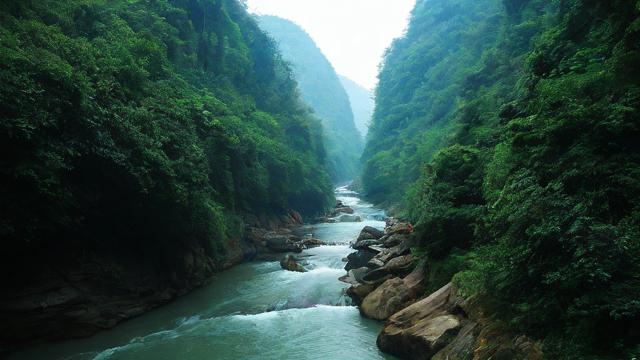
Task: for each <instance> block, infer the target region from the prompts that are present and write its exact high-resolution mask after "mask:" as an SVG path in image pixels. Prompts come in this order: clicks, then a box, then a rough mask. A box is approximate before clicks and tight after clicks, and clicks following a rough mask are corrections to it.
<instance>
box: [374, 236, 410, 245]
mask: <svg viewBox="0 0 640 360" xmlns="http://www.w3.org/2000/svg"><path fill="white" fill-rule="evenodd" d="M408 239H409V237H408V236H407V235H406V234H393V235H385V236H384V237H383V238H382V239H380V241H382V244H384V246H385V247H388V248H392V247H394V246H397V245H400V244H401V243H402V242H405V241H408Z"/></svg>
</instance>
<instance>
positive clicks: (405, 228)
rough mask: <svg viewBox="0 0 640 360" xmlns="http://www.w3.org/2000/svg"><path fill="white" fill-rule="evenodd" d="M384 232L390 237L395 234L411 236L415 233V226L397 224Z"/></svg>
mask: <svg viewBox="0 0 640 360" xmlns="http://www.w3.org/2000/svg"><path fill="white" fill-rule="evenodd" d="M384 232H385V233H386V234H387V235H389V236H391V235H393V234H411V233H412V232H413V225H411V224H410V223H407V222H397V223H394V224H393V225H391V226H388V227H387V228H386V229H384Z"/></svg>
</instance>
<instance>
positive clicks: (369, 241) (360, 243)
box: [352, 239, 381, 250]
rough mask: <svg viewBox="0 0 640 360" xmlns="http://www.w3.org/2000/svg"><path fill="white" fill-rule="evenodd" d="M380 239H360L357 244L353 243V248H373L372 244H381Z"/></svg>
mask: <svg viewBox="0 0 640 360" xmlns="http://www.w3.org/2000/svg"><path fill="white" fill-rule="evenodd" d="M380 244H381V243H380V240H376V239H366V240H358V241H357V242H356V243H355V244H353V246H352V247H353V248H354V249H356V250H363V249H371V247H372V246H377V245H380Z"/></svg>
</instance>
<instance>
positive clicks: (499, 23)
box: [362, 0, 640, 359]
mask: <svg viewBox="0 0 640 360" xmlns="http://www.w3.org/2000/svg"><path fill="white" fill-rule="evenodd" d="M639 47H640V3H638V2H636V1H626V0H616V1H608V2H600V1H591V0H561V1H555V2H548V1H541V0H501V1H499V0H480V1H478V0H473V1H471V0H454V1H451V0H447V1H444V0H430V1H426V0H424V1H418V3H417V5H416V8H415V9H414V11H413V14H412V18H411V24H410V26H409V29H408V31H407V33H406V35H405V36H404V37H403V38H401V39H399V40H397V41H395V42H394V44H393V46H392V47H391V48H390V50H389V51H388V53H387V55H386V57H385V61H384V66H383V69H382V72H381V74H380V83H379V86H378V88H377V91H376V93H377V98H376V110H375V114H374V119H373V123H372V126H371V129H370V137H369V139H368V143H367V145H366V150H365V155H364V158H365V161H366V164H365V165H364V167H365V168H364V172H363V178H362V181H363V185H364V187H365V190H366V191H367V193H368V194H369V196H370V198H372V199H373V200H376V201H380V202H388V203H400V202H401V203H403V204H404V205H405V208H406V209H407V213H406V216H407V217H408V218H410V219H411V220H412V221H414V222H416V223H417V224H418V226H417V227H416V228H417V233H418V238H419V241H420V245H419V249H417V251H420V252H423V253H424V254H425V256H426V257H427V258H428V259H429V262H430V264H431V271H439V272H441V274H440V275H439V276H435V278H439V279H441V281H443V282H447V281H448V280H449V278H450V275H453V274H455V273H458V274H457V275H456V276H455V280H456V282H457V283H458V284H459V285H460V286H461V288H462V289H463V291H466V292H467V294H477V293H482V294H485V295H487V296H488V297H489V298H491V299H492V301H494V302H495V303H496V304H498V305H499V306H498V307H497V308H498V309H500V313H499V314H498V316H500V317H502V318H503V319H508V320H509V321H510V323H511V325H512V326H513V328H514V329H518V330H519V331H523V332H526V333H528V334H530V335H532V336H535V337H537V338H538V339H540V340H542V341H543V343H544V347H545V354H546V356H548V357H549V358H576V359H578V358H580V359H584V358H612V359H614V358H615V359H619V358H627V357H628V358H631V357H633V356H634V354H635V355H636V356H637V353H638V351H640V349H638V348H637V344H638V343H639V340H640V330H638V326H637V321H638V319H639V318H640V303H639V302H638V300H637V299H638V298H639V297H640V282H639V280H638V279H640V268H639V267H638V264H637V259H638V257H639V256H640V240H639V239H640V212H639V211H640V171H638V169H640V151H639V150H640V148H639V147H638V144H639V143H638V141H637V139H639V138H640V127H639V125H638V124H640V119H639V118H638V114H639V110H640V109H639V108H640V68H638V64H640V48H639ZM407 188H409V190H408V191H406V192H405V189H407ZM444 273H446V274H444ZM439 285H443V283H442V284H439ZM434 287H435V288H437V285H434Z"/></svg>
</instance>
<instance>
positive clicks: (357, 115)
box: [340, 75, 375, 139]
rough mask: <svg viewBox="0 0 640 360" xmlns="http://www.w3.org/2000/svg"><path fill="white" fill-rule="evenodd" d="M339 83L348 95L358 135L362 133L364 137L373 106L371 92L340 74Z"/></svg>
mask: <svg viewBox="0 0 640 360" xmlns="http://www.w3.org/2000/svg"><path fill="white" fill-rule="evenodd" d="M340 83H342V87H344V89H345V90H346V91H347V94H348V95H349V101H350V102H351V110H352V111H353V118H354V121H355V124H356V128H358V131H359V132H360V135H362V138H363V139H364V138H366V137H367V132H368V131H369V123H370V122H371V117H372V116H373V108H374V107H375V103H374V101H373V94H372V93H371V92H370V91H369V90H367V89H365V88H364V87H362V86H361V85H359V84H358V83H356V82H355V81H353V80H351V79H349V78H347V77H344V76H342V75H340Z"/></svg>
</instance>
